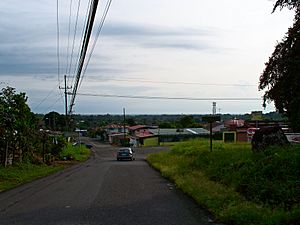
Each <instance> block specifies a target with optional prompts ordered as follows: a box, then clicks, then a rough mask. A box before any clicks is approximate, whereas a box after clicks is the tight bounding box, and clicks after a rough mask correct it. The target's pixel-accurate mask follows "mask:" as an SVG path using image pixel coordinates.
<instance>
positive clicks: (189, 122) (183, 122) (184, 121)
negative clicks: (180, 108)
mask: <svg viewBox="0 0 300 225" xmlns="http://www.w3.org/2000/svg"><path fill="white" fill-rule="evenodd" d="M195 124H196V122H195V119H194V117H193V116H191V115H188V116H183V117H181V118H180V119H179V121H178V126H179V128H188V127H195Z"/></svg>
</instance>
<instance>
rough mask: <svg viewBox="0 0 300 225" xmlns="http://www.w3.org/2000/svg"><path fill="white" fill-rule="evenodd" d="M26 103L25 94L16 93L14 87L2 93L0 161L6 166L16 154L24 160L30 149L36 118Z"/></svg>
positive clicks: (0, 98) (0, 96)
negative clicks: (29, 139) (30, 138)
mask: <svg viewBox="0 0 300 225" xmlns="http://www.w3.org/2000/svg"><path fill="white" fill-rule="evenodd" d="M26 102H27V97H26V95H25V93H16V91H15V89H14V88H12V87H6V88H3V89H2V91H1V92H0V127H1V131H0V132H1V136H0V160H1V161H2V162H3V163H4V165H7V159H8V156H9V155H12V157H13V161H14V157H15V155H16V153H17V155H18V156H19V158H20V159H22V157H23V155H24V154H26V153H27V150H28V149H29V148H28V138H29V137H30V134H31V133H32V131H31V130H32V128H34V125H35V122H34V121H35V116H34V114H33V113H32V112H31V111H30V108H29V106H28V105H27V103H26ZM16 151H17V152H16Z"/></svg>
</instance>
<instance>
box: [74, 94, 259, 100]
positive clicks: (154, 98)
mask: <svg viewBox="0 0 300 225" xmlns="http://www.w3.org/2000/svg"><path fill="white" fill-rule="evenodd" d="M77 95H82V96H93V97H108V98H132V99H150V100H151V99H152V100H190V101H261V100H262V98H237V97H233V98H229V97H222V98H219V97H207V98H197V97H164V96H137V95H111V94H92V93H77Z"/></svg>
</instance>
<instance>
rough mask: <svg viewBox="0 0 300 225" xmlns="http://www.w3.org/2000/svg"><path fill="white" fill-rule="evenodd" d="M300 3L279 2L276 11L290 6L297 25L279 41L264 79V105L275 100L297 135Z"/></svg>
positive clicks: (291, 0) (261, 85) (299, 120)
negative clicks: (293, 11)
mask: <svg viewBox="0 0 300 225" xmlns="http://www.w3.org/2000/svg"><path fill="white" fill-rule="evenodd" d="M299 6H300V0H297V1H296V0H278V1H277V2H276V3H275V5H274V8H273V11H275V10H276V9H277V8H278V7H280V8H283V7H288V8H290V9H294V10H295V12H296V14H295V18H294V24H293V26H292V27H291V28H289V30H288V32H287V33H286V35H285V36H284V38H283V39H282V41H281V42H279V43H278V44H277V45H276V47H275V50H274V52H273V54H272V56H271V57H270V58H269V61H268V62H267V63H266V64H265V65H266V67H265V70H264V71H263V73H262V75H261V77H260V83H259V89H260V90H264V89H266V91H265V94H264V106H266V102H270V101H274V103H275V107H276V109H277V110H278V111H279V112H280V113H283V114H284V115H286V116H287V117H288V119H289V121H290V123H291V124H290V125H291V127H292V129H293V130H294V132H299V131H300V74H299V71H300V8H299Z"/></svg>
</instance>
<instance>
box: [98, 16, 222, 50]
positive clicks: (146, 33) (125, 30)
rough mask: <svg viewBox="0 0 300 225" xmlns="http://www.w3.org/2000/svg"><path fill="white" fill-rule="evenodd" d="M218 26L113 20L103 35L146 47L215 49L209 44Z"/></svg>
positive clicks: (216, 32) (215, 34) (107, 25)
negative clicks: (153, 23)
mask: <svg viewBox="0 0 300 225" xmlns="http://www.w3.org/2000/svg"><path fill="white" fill-rule="evenodd" d="M217 34H218V30H217V29H216V28H206V27H203V28H190V27H178V28H172V27H163V26H151V25H139V24H130V23H127V24H125V23H118V22H113V23H109V24H106V26H105V27H104V29H103V35H104V36H107V37H111V38H115V39H120V40H123V41H126V42H129V43H135V44H139V45H140V47H144V48H160V49H168V48H169V49H181V50H197V51H199V50H202V51H203V50H215V49H216V47H214V46H212V45H211V44H209V40H210V39H211V38H214V37H216V36H217Z"/></svg>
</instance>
